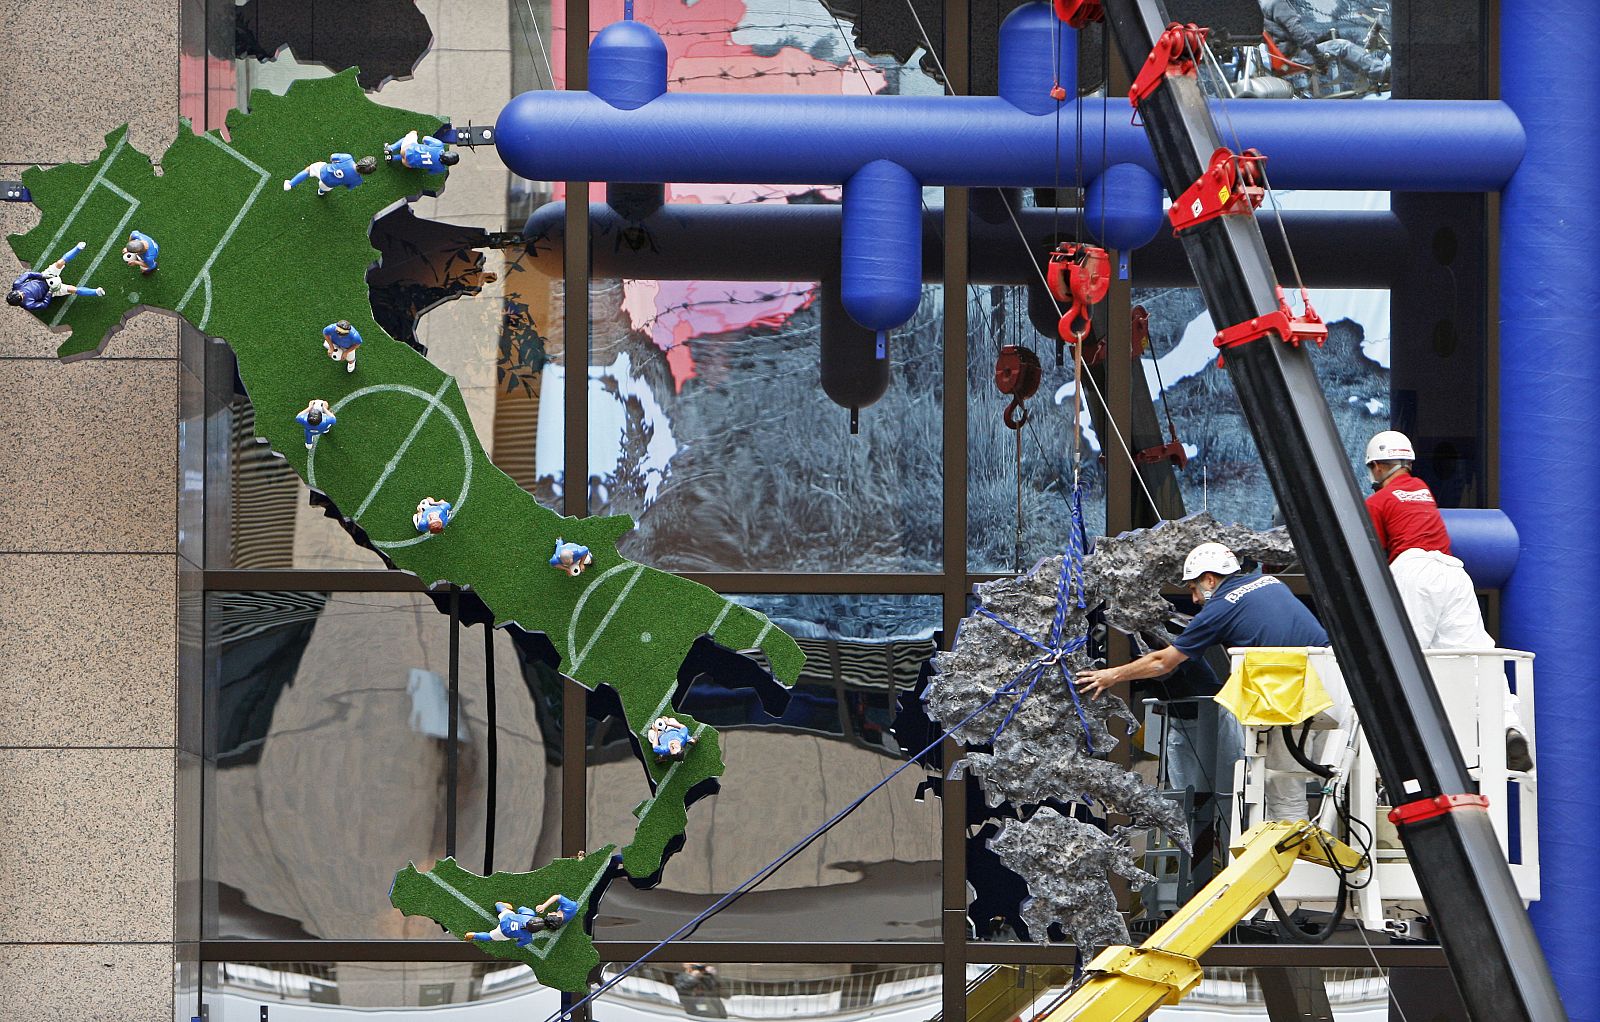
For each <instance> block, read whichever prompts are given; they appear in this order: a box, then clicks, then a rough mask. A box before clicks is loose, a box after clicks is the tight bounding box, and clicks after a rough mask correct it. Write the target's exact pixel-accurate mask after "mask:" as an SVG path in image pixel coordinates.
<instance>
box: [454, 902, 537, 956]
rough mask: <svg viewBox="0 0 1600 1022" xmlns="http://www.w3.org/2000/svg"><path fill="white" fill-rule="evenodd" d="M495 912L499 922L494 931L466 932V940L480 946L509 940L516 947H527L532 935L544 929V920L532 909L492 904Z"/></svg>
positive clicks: (508, 903)
mask: <svg viewBox="0 0 1600 1022" xmlns="http://www.w3.org/2000/svg"><path fill="white" fill-rule="evenodd" d="M494 908H495V912H496V913H497V914H498V916H499V922H497V923H496V924H495V927H494V929H492V930H486V931H484V932H481V933H479V932H476V931H470V930H469V931H468V932H467V936H466V939H467V940H475V941H477V942H479V943H480V944H487V943H488V942H489V941H492V940H509V941H512V942H514V943H515V944H516V945H517V947H524V948H525V947H527V946H528V945H529V944H532V943H533V935H534V934H536V933H538V932H539V931H540V930H543V929H544V928H545V923H544V920H543V919H541V918H540V917H539V914H538V913H537V912H535V911H534V910H533V909H531V908H528V907H527V906H526V905H523V906H521V907H519V908H512V907H511V903H510V902H509V901H497V902H495V903H494Z"/></svg>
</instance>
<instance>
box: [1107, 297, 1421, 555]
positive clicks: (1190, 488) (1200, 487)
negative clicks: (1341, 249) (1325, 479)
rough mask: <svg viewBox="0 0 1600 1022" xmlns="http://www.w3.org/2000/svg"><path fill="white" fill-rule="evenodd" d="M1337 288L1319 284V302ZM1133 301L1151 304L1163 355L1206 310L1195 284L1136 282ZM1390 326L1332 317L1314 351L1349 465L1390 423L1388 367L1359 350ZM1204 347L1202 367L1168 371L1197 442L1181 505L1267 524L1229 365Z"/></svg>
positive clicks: (1270, 510) (1169, 390)
mask: <svg viewBox="0 0 1600 1022" xmlns="http://www.w3.org/2000/svg"><path fill="white" fill-rule="evenodd" d="M1336 294H1338V292H1334V291H1328V292H1319V294H1318V299H1319V301H1318V305H1319V306H1324V307H1325V308H1327V307H1329V306H1327V305H1325V304H1324V302H1325V300H1328V299H1332V298H1333V297H1334V296H1335V295H1336ZM1133 301H1134V302H1135V303H1136V304H1140V305H1143V306H1144V307H1145V308H1146V309H1147V310H1148V311H1149V313H1150V339H1151V348H1152V350H1153V351H1154V352H1155V353H1157V354H1160V355H1163V356H1165V355H1168V354H1170V353H1171V352H1172V350H1173V346H1174V345H1175V344H1176V343H1177V342H1178V341H1179V340H1180V339H1181V338H1183V337H1184V331H1185V329H1186V328H1187V327H1188V325H1189V323H1190V321H1191V320H1193V319H1195V318H1196V317H1201V316H1205V315H1206V312H1205V304H1204V302H1203V301H1202V299H1201V297H1200V292H1199V291H1198V290H1196V289H1193V288H1170V289H1160V290H1157V289H1151V290H1140V289H1135V290H1134V292H1133ZM1206 322H1207V324H1209V322H1210V320H1209V319H1207V320H1206ZM1387 329H1388V324H1387V323H1371V324H1361V323H1357V322H1355V321H1354V320H1352V319H1348V318H1342V319H1334V320H1333V321H1332V322H1330V323H1329V324H1328V342H1327V344H1326V345H1324V346H1323V347H1322V348H1320V349H1313V351H1312V361H1313V364H1314V365H1315V366H1316V370H1317V378H1318V380H1319V381H1320V382H1321V383H1322V389H1323V393H1324V394H1325V395H1326V396H1327V400H1328V407H1329V409H1330V410H1331V411H1332V413H1333V421H1334V425H1336V426H1337V427H1338V429H1339V435H1340V436H1341V437H1342V438H1343V440H1344V444H1345V454H1346V456H1347V457H1348V458H1349V460H1350V462H1351V464H1352V465H1355V464H1359V463H1360V459H1361V456H1362V451H1363V449H1364V446H1365V444H1366V441H1367V438H1368V437H1369V436H1371V435H1372V433H1373V432H1375V431H1377V430H1379V429H1385V428H1387V427H1388V424H1389V414H1390V408H1389V370H1388V369H1387V368H1385V367H1384V366H1383V365H1381V364H1380V363H1378V362H1376V361H1374V360H1373V359H1371V358H1370V357H1368V355H1367V354H1366V352H1365V351H1364V350H1363V344H1364V343H1365V342H1367V341H1369V340H1373V339H1374V338H1373V337H1371V336H1369V333H1368V331H1369V330H1371V331H1373V332H1374V333H1386V332H1387ZM1190 343H1193V342H1192V341H1191V342H1190ZM1206 346H1207V348H1209V342H1207V345H1206ZM1209 355H1210V352H1209V351H1208V352H1207V362H1206V367H1205V369H1203V370H1202V371H1200V372H1197V373H1194V374H1193V375H1190V376H1185V377H1183V378H1182V379H1173V378H1172V376H1171V375H1168V376H1167V377H1166V392H1165V393H1166V400H1167V406H1168V407H1169V408H1170V409H1171V412H1172V418H1173V419H1174V421H1175V422H1176V423H1177V427H1178V436H1179V439H1181V440H1182V441H1183V442H1184V443H1186V444H1190V445H1192V446H1193V447H1195V448H1196V449H1197V450H1196V453H1195V455H1194V457H1193V459H1192V460H1191V461H1190V463H1189V466H1188V467H1187V468H1185V469H1184V470H1183V471H1181V472H1179V473H1178V481H1179V485H1180V486H1181V487H1182V489H1183V499H1184V506H1185V507H1187V508H1188V509H1189V510H1190V511H1199V510H1201V509H1202V508H1206V509H1208V510H1210V512H1211V513H1212V514H1213V515H1215V516H1216V517H1217V518H1218V519H1219V520H1221V521H1224V522H1240V523H1242V524H1246V525H1250V526H1253V527H1256V528H1262V527H1265V526H1267V525H1269V524H1271V522H1272V520H1273V514H1274V511H1275V508H1276V500H1275V498H1274V497H1273V494H1272V487H1271V485H1270V484H1269V483H1268V481H1267V478H1266V474H1265V473H1264V472H1263V471H1262V469H1261V457H1260V454H1259V453H1258V452H1257V450H1256V443H1255V438H1254V437H1253V436H1252V435H1251V433H1250V428H1249V426H1248V425H1247V424H1246V423H1245V421H1244V416H1243V413H1242V412H1241V411H1240V409H1239V403H1238V399H1237V398H1236V397H1235V395H1234V392H1233V384H1232V382H1231V381H1230V380H1229V378H1228V375H1227V371H1226V370H1225V369H1220V368H1218V367H1217V365H1216V361H1215V359H1212V358H1210V357H1209Z"/></svg>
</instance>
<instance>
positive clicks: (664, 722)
mask: <svg viewBox="0 0 1600 1022" xmlns="http://www.w3.org/2000/svg"><path fill="white" fill-rule="evenodd" d="M644 736H645V738H646V739H647V740H648V741H649V742H650V751H651V752H653V753H655V757H656V762H657V763H666V762H669V761H670V762H673V763H681V762H683V758H684V757H685V756H687V755H689V746H691V745H693V744H694V743H695V742H697V741H699V739H698V738H695V737H693V736H692V735H690V734H689V726H688V725H687V724H685V723H684V722H683V721H681V720H679V719H678V718H677V717H657V718H656V719H655V722H654V723H652V724H651V725H650V726H649V727H648V728H646V729H645V732H644Z"/></svg>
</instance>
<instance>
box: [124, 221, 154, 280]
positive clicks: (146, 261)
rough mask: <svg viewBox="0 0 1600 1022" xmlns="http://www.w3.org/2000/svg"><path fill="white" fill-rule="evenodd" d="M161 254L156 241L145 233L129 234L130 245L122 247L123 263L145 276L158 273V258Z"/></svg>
mask: <svg viewBox="0 0 1600 1022" xmlns="http://www.w3.org/2000/svg"><path fill="white" fill-rule="evenodd" d="M160 254H161V246H160V245H157V244H156V239H154V238H152V237H150V235H148V234H146V233H144V232H143V231H134V232H133V233H132V234H129V235H128V243H127V244H126V245H123V246H122V261H123V262H125V263H127V264H128V265H129V266H132V267H133V268H134V269H136V270H138V271H139V272H140V273H144V274H151V273H154V272H156V257H157V256H159V255H160Z"/></svg>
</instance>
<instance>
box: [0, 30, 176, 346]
mask: <svg viewBox="0 0 1600 1022" xmlns="http://www.w3.org/2000/svg"><path fill="white" fill-rule="evenodd" d="M0 9H3V8H0ZM20 169H21V168H6V169H5V172H4V173H5V176H8V177H9V176H12V175H14V174H16V173H17V172H18V171H20ZM38 223H39V211H38V210H37V209H35V208H34V207H33V206H31V205H28V204H27V203H20V202H6V203H0V282H9V281H12V280H15V279H16V278H17V275H18V274H20V273H21V272H22V270H23V266H22V263H21V262H20V261H18V259H17V256H16V253H14V252H12V251H11V246H10V245H8V244H4V243H3V236H5V235H11V234H25V233H27V232H28V231H30V230H32V229H33V228H34V227H35V226H36V225H37V224H38ZM61 254H62V253H60V252H57V253H56V255H58V256H59V255H61ZM116 269H119V270H123V269H126V267H124V266H122V265H121V264H120V263H119V264H117V265H116ZM129 272H131V271H129ZM69 279H71V278H69ZM7 312H9V313H10V314H9V315H6V316H0V357H13V356H26V357H34V358H45V357H50V358H53V357H54V356H55V353H56V348H57V347H58V346H60V344H61V342H62V341H65V340H66V339H67V337H68V336H69V335H68V334H67V333H66V332H65V331H63V332H61V333H56V332H54V331H52V330H50V329H49V328H47V327H46V326H45V325H44V324H43V323H40V322H39V321H38V320H37V319H35V318H33V317H32V316H26V315H20V314H18V313H17V312H14V311H12V310H7ZM105 354H106V355H107V356H109V357H111V358H176V357H177V356H178V321H177V320H176V319H174V318H173V317H171V316H165V315H161V314H158V313H153V312H146V313H140V314H138V315H136V316H134V317H133V318H132V319H130V320H128V321H127V323H126V325H125V326H124V327H123V329H122V330H121V331H119V332H118V333H117V334H116V335H115V336H114V337H112V338H111V341H110V343H108V344H107V345H106V350H105Z"/></svg>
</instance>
